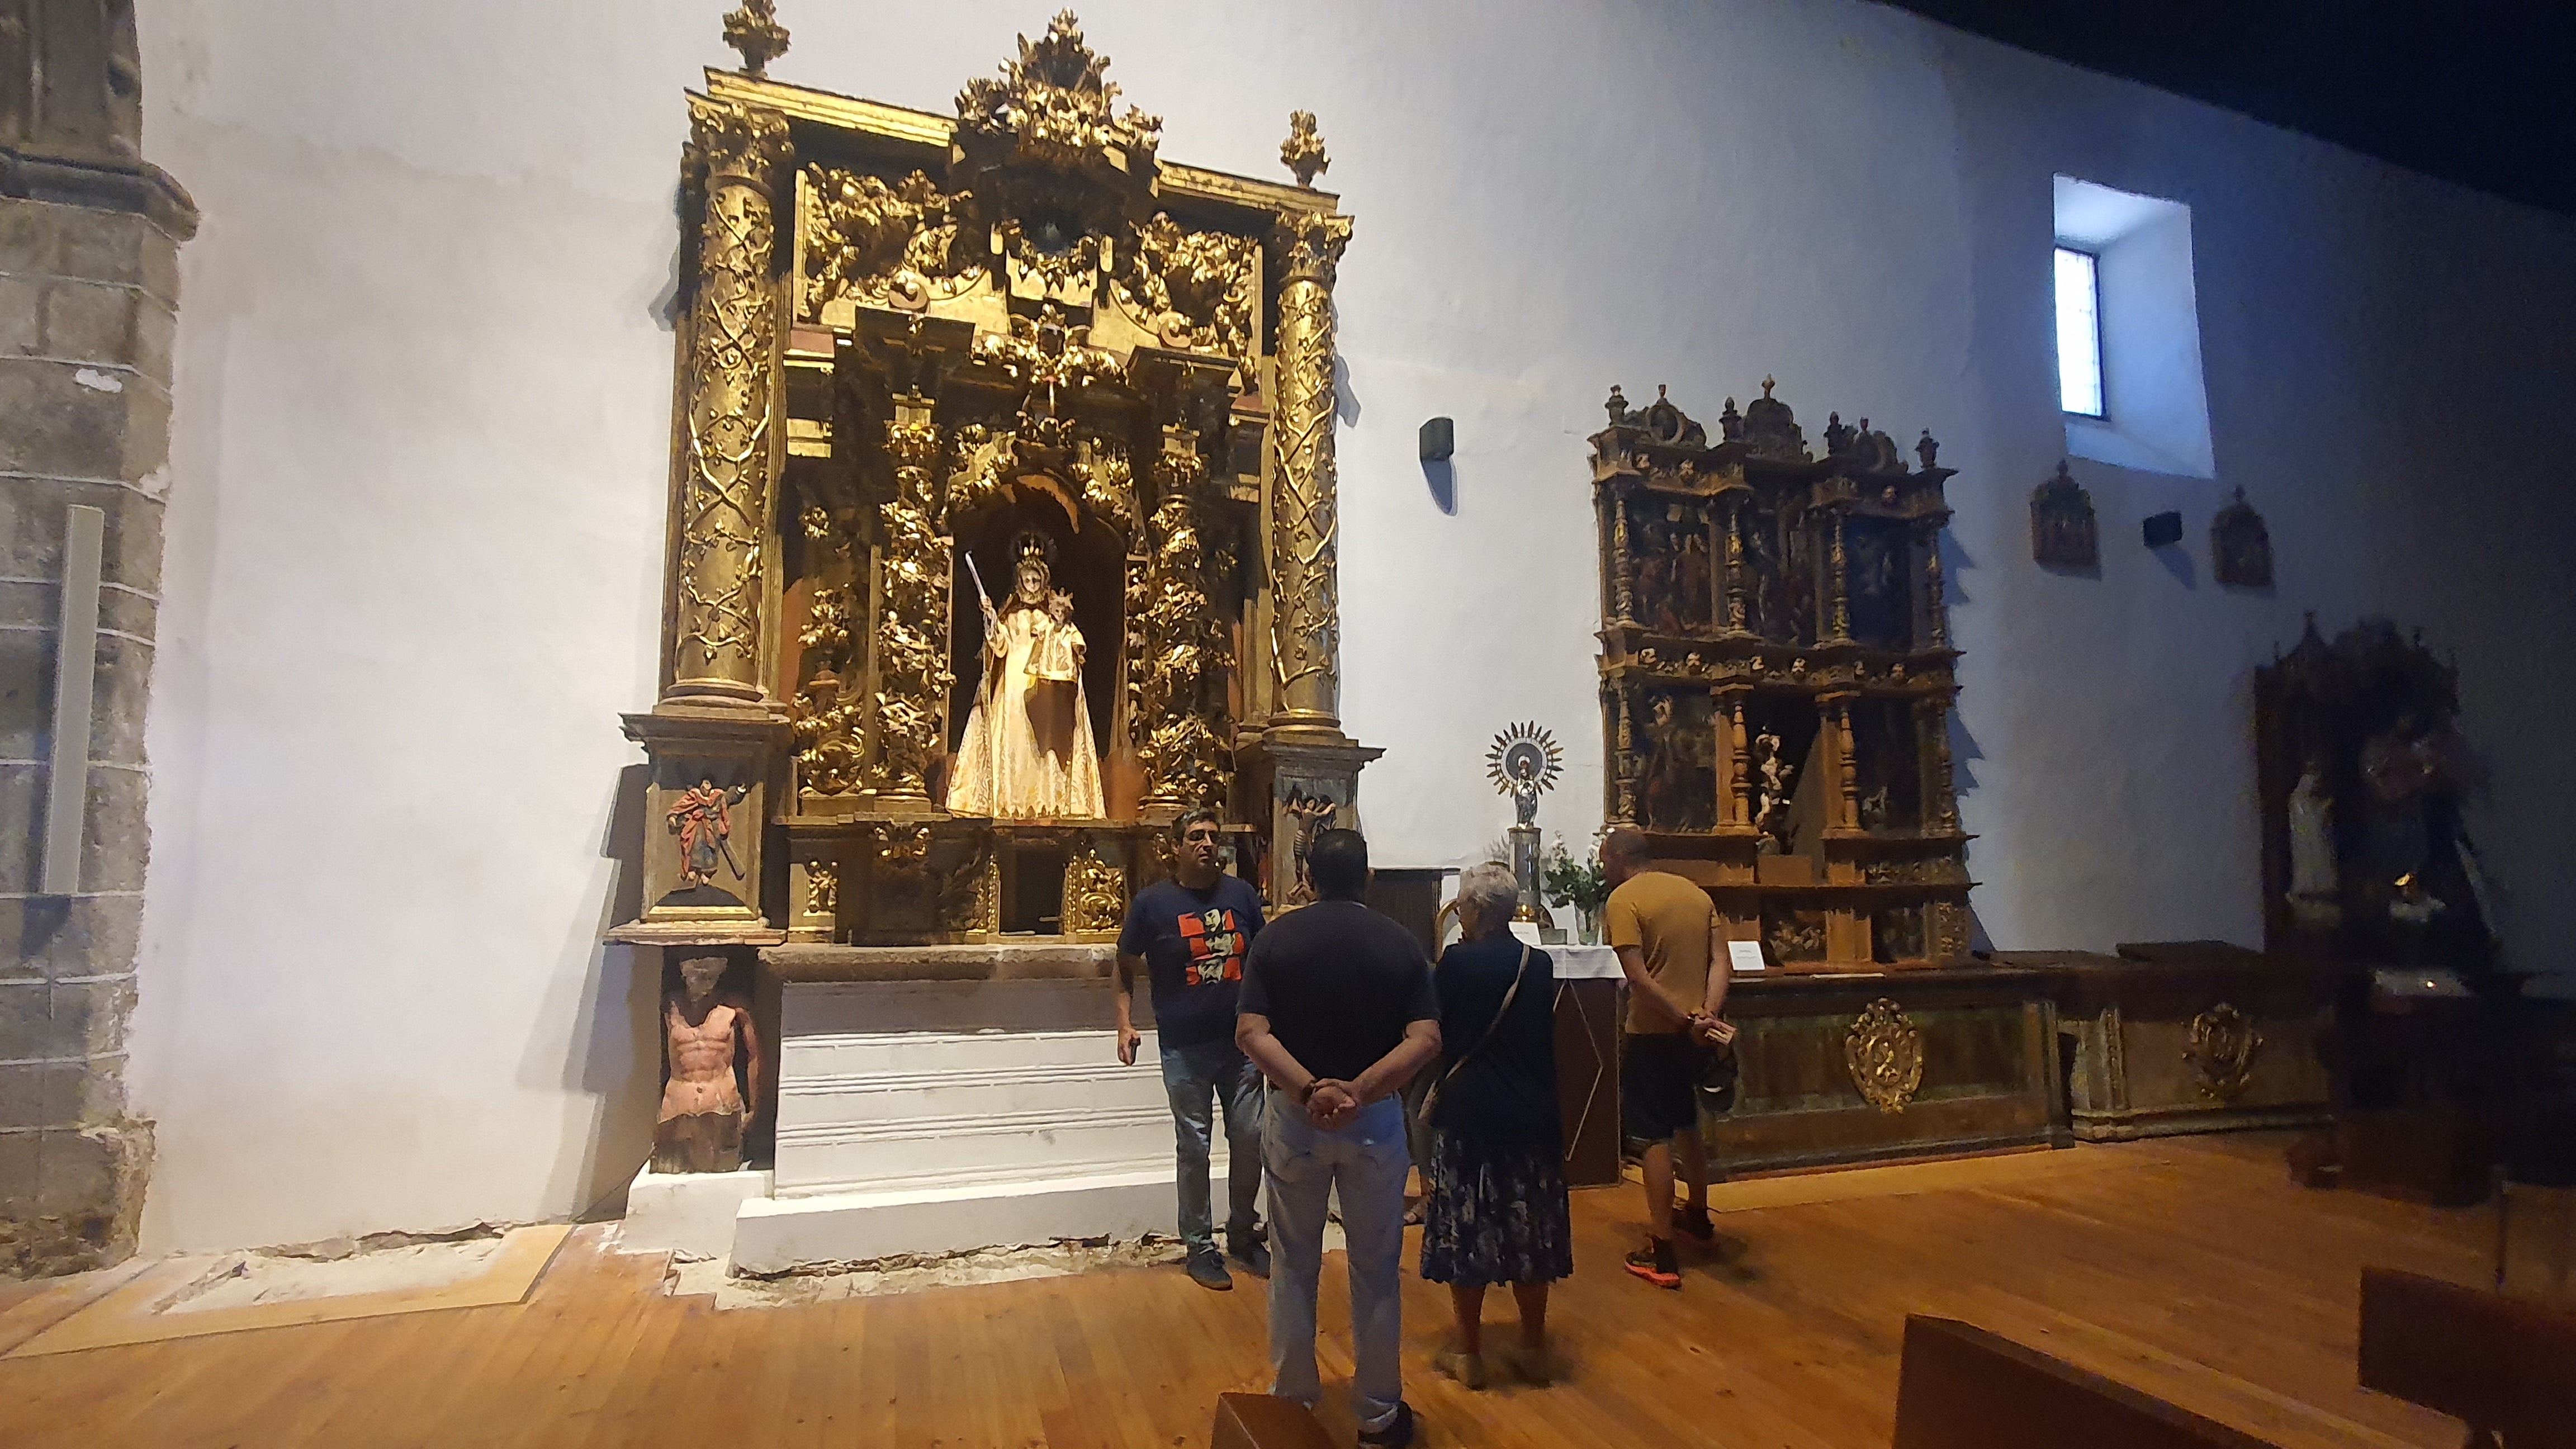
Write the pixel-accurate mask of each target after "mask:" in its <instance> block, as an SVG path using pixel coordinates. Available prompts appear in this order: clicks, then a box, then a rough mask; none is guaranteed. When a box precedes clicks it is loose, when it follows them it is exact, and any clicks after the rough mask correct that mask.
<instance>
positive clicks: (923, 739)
mask: <svg viewBox="0 0 2576 1449" xmlns="http://www.w3.org/2000/svg"><path fill="white" fill-rule="evenodd" d="M886 455H887V457H888V460H889V461H891V462H892V463H893V465H894V498H893V499H892V500H891V501H890V502H888V503H887V504H886V505H885V508H884V512H883V517H884V520H885V543H884V547H883V551H882V559H883V562H882V564H881V566H880V575H879V577H880V587H881V588H882V589H883V591H884V593H883V604H882V620H883V622H882V624H881V626H880V631H879V634H878V638H877V641H876V648H877V692H876V699H875V703H876V709H877V720H876V728H877V756H876V768H875V777H874V781H873V783H874V784H875V786H876V792H877V805H878V807H879V808H880V809H887V810H894V811H897V812H903V811H907V810H910V811H918V812H920V813H925V814H926V813H930V812H931V810H932V803H931V799H930V784H929V772H930V764H931V761H932V760H933V759H935V758H937V756H938V754H939V752H940V750H941V749H942V748H943V747H944V746H945V745H946V743H947V728H948V688H949V685H950V684H951V683H952V682H953V676H952V674H951V672H950V665H949V654H948V643H949V641H948V608H949V598H948V595H949V587H950V582H951V580H950V574H951V571H952V569H953V563H952V560H951V556H950V540H949V537H948V531H947V529H946V528H945V527H944V526H943V520H942V519H941V517H940V512H941V510H940V502H939V499H940V491H939V477H938V468H939V427H938V425H937V424H936V423H934V422H932V421H931V400H930V399H929V398H927V397H923V396H918V395H912V394H906V395H901V396H898V397H896V398H895V399H894V418H893V420H892V421H891V422H888V423H887V424H886Z"/></svg>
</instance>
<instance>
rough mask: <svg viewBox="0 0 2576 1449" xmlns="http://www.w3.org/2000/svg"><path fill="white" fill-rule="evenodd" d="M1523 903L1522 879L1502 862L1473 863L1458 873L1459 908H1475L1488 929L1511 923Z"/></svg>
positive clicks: (1462, 909) (1479, 923)
mask: <svg viewBox="0 0 2576 1449" xmlns="http://www.w3.org/2000/svg"><path fill="white" fill-rule="evenodd" d="M1520 903H1521V883H1520V880H1519V878H1518V877H1516V876H1514V875H1513V874H1512V868H1511V867H1510V866H1508V865H1505V864H1503V863H1502V862H1501V861H1498V860H1489V861H1486V862H1485V863H1484V864H1483V865H1471V866H1469V867H1467V868H1466V869H1465V870H1463V871H1461V872H1459V873H1458V909H1459V911H1460V912H1461V913H1464V912H1469V911H1473V912H1474V913H1475V916H1476V924H1477V925H1478V926H1480V927H1482V928H1484V929H1485V930H1489V931H1490V930H1493V929H1495V928H1496V927H1499V926H1505V925H1509V924H1510V922H1511V919H1512V913H1513V912H1514V911H1516V910H1518V909H1519V908H1520Z"/></svg>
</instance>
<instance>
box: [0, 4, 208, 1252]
mask: <svg viewBox="0 0 2576 1449" xmlns="http://www.w3.org/2000/svg"><path fill="white" fill-rule="evenodd" d="M140 126H141V92H140V87H139V85H138V71H137V69H136V61H135V50H134V33H133V13H132V10H131V8H130V7H127V6H122V5H105V4H97V3H89V4H84V3H78V0H49V3H47V4H45V5H42V6H35V5H29V4H26V3H23V0H15V3H12V0H0V678H5V679H7V680H9V681H11V682H12V685H13V688H11V689H9V690H7V691H0V840H5V841H7V842H8V844H7V846H6V847H5V848H0V943H5V944H0V1273H15V1274H51V1273H70V1272H79V1271H82V1270H84V1269H90V1268H99V1267H104V1266H107V1265H109V1264H112V1263H115V1262H118V1261H120V1260H122V1259H124V1258H125V1257H127V1256H129V1255H130V1254H132V1252H133V1251H134V1236H135V1226H136V1224H137V1222H138V1220H139V1219H140V1217H141V1214H142V1209H143V1190H144V1185H145V1180H146V1178H147V1176H148V1174H149V1172H150V1170H151V1165H152V1124H151V1123H150V1122H147V1121H142V1120H139V1119H137V1118H135V1117H134V1116H132V1115H131V1114H130V1113H128V1111H127V1110H126V1099H125V1050H126V1044H125V1031H126V1022H127V1017H128V1015H129V1013H130V1012H131V1010H132V1008H133V1005H134V999H135V977H134V951H135V941H136V937H137V934H138V932H139V929H140V925H141V920H142V914H143V883H144V864H145V849H146V844H147V838H146V835H145V831H144V797H145V784H146V776H145V761H144V758H143V724H144V707H145V702H146V695H147V692H148V690H149V688H150V685H151V679H152V659H153V648H154V641H155V639H156V638H157V635H158V622H159V619H158V615H159V610H160V597H161V594H160V590H161V530H162V504H163V499H164V498H165V497H166V496H167V494H168V490H169V488H170V483H171V480H170V477H169V472H168V468H167V461H168V456H169V443H170V377H171V358H170V353H171V344H172V340H173V335H174V332H175V329H176V323H177V308H178V290H179V268H178V249H179V244H180V243H181V242H183V241H185V240H187V239H188V237H189V236H191V235H192V234H194V232H195V231H196V227H197V213H196V208H195V206H194V205H193V204H192V203H191V202H190V201H189V199H188V194H187V193H186V192H185V191H184V190H182V189H180V187H179V185H178V183H176V182H174V181H172V180H171V179H170V178H169V176H168V175H166V174H164V173H163V172H162V171H161V170H160V169H159V168H157V167H154V166H151V165H149V164H147V163H145V162H143V161H142V160H140V159H139V150H140ZM74 506H82V507H89V508H96V509H98V510H100V511H101V512H102V513H104V514H105V515H106V520H105V535H106V542H105V549H104V556H103V559H102V563H101V567H100V571H99V577H100V586H99V591H98V601H97V606H98V611H97V630H96V638H95V645H96V664H95V667H94V671H93V675H92V690H91V698H90V709H89V718H88V719H87V720H86V721H84V722H83V723H85V724H86V726H87V728H88V734H89V748H88V752H87V761H88V763H87V769H86V779H85V780H84V781H82V782H81V783H82V786H83V789H82V791H81V794H82V795H83V796H85V799H84V801H83V808H82V819H81V821H80V826H79V831H80V843H81V849H80V868H79V879H78V882H77V885H76V888H75V889H74V890H72V891H71V892H70V893H68V894H60V895H49V894H43V893H42V892H43V890H44V889H45V883H44V882H43V880H42V879H41V877H40V857H39V842H41V841H42V839H43V838H44V835H45V833H46V832H45V829H44V822H41V821H40V818H39V817H40V816H41V815H42V814H43V811H44V802H45V799H46V795H47V790H48V787H49V785H50V783H51V782H50V780H49V779H48V775H49V773H50V770H49V766H48V764H47V761H48V759H49V758H50V756H51V753H52V746H53V743H54V739H53V723H54V721H53V712H54V691H53V683H52V682H53V679H54V668H55V659H56V657H57V653H58V650H59V648H60V645H61V643H62V641H61V640H60V639H58V638H57V637H56V632H57V630H58V628H59V623H58V620H59V618H60V610H61V606H62V603H63V598H62V588H63V585H62V580H63V578H64V565H65V559H64V556H63V538H64V524H65V519H66V513H67V510H68V509H69V508H71V507H74Z"/></svg>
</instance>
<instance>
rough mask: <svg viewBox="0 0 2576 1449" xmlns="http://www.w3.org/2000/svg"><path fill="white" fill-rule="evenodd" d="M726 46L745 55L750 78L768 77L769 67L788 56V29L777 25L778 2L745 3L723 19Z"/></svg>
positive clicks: (744, 65)
mask: <svg viewBox="0 0 2576 1449" xmlns="http://www.w3.org/2000/svg"><path fill="white" fill-rule="evenodd" d="M724 38H725V44H727V45H729V46H732V47H733V48H734V49H735V50H737V51H739V52H741V54H742V68H743V71H744V73H745V74H748V75H766V74H767V73H768V71H769V63H770V62H771V61H773V60H776V59H778V58H779V57H780V56H782V55H785V54H786V53H787V27H786V26H784V25H781V24H779V23H778V0H742V4H740V5H738V6H736V7H734V10H733V13H732V14H730V15H727V16H726V17H725V18H724Z"/></svg>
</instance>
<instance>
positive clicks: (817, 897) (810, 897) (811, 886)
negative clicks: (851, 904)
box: [805, 860, 841, 916]
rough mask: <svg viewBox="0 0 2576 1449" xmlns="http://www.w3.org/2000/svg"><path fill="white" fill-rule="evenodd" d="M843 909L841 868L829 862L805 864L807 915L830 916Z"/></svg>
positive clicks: (819, 861)
mask: <svg viewBox="0 0 2576 1449" xmlns="http://www.w3.org/2000/svg"><path fill="white" fill-rule="evenodd" d="M840 908H841V868H840V867H839V866H837V865H834V864H833V863H832V862H830V861H828V860H814V861H807V862H806V863H805V913H806V914H807V915H812V916H828V915H831V914H833V913H834V912H836V911H838V910H840Z"/></svg>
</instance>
